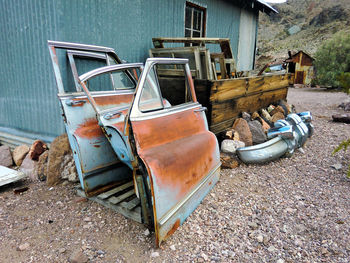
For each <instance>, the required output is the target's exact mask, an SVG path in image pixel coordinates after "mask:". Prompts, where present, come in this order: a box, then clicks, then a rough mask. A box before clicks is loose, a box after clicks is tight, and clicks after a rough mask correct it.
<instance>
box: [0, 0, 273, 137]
mask: <svg viewBox="0 0 350 263" xmlns="http://www.w3.org/2000/svg"><path fill="white" fill-rule="evenodd" d="M259 11H262V12H266V13H271V12H276V11H275V10H274V9H273V8H272V7H271V6H269V5H268V4H266V3H265V2H264V1H262V0H249V1H248V0H246V1H243V0H196V1H186V0H149V1H127V0H75V1H71V0H55V1H49V0H36V1H32V0H2V1H1V2H0V24H1V28H0V32H1V40H0V58H1V66H0V141H3V142H7V143H8V144H18V143H23V142H30V141H31V140H33V139H37V138H40V139H43V140H45V141H51V140H52V139H53V138H54V137H55V136H57V135H59V134H61V133H63V132H64V125H63V122H62V118H61V116H60V114H61V113H60V107H59V104H58V100H57V97H56V87H55V80H54V75H53V72H52V66H51V62H50V58H49V52H48V48H47V40H59V41H68V42H77V43H85V44H95V45H102V46H108V47H112V48H114V49H115V50H116V52H117V54H118V55H119V57H120V58H121V59H123V60H126V61H128V62H143V61H144V60H145V59H146V57H147V54H148V50H149V48H151V47H152V37H166V36H168V37H183V36H193V37H220V38H230V39H231V45H232V49H233V53H234V56H235V58H236V60H237V64H238V70H250V69H253V67H254V58H255V46H256V39H257V27H258V16H259Z"/></svg>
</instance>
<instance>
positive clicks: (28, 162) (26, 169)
mask: <svg viewBox="0 0 350 263" xmlns="http://www.w3.org/2000/svg"><path fill="white" fill-rule="evenodd" d="M35 164H36V161H33V160H32V159H31V158H30V156H29V154H27V155H26V157H25V158H24V160H23V161H22V163H21V166H20V167H19V170H20V171H21V172H23V173H24V174H25V175H26V176H28V177H29V178H30V179H32V180H35V179H36V178H35V173H34V169H35Z"/></svg>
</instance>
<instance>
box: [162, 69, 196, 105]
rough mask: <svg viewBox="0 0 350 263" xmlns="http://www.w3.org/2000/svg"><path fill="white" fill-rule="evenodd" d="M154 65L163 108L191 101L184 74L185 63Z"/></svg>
mask: <svg viewBox="0 0 350 263" xmlns="http://www.w3.org/2000/svg"><path fill="white" fill-rule="evenodd" d="M156 67H157V75H158V80H159V85H160V92H161V94H162V97H163V104H164V107H165V108H170V107H172V106H177V105H181V104H184V103H188V102H192V101H193V100H192V95H191V90H190V88H189V85H188V81H187V77H186V74H185V73H186V72H185V65H171V64H169V65H157V66H156ZM169 76H170V78H169Z"/></svg>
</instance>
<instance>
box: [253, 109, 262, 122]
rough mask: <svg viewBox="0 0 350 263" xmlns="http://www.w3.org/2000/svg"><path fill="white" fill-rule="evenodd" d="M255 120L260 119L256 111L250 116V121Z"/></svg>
mask: <svg viewBox="0 0 350 263" xmlns="http://www.w3.org/2000/svg"><path fill="white" fill-rule="evenodd" d="M257 118H260V115H259V113H257V112H256V111H254V112H253V114H252V119H253V120H255V119H257Z"/></svg>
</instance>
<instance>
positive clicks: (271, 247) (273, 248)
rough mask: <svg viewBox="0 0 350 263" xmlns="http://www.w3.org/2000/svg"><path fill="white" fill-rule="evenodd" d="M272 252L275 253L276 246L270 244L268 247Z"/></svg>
mask: <svg viewBox="0 0 350 263" xmlns="http://www.w3.org/2000/svg"><path fill="white" fill-rule="evenodd" d="M267 250H268V251H269V252H270V253H273V252H275V251H276V248H275V247H274V246H269V247H268V249H267Z"/></svg>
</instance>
